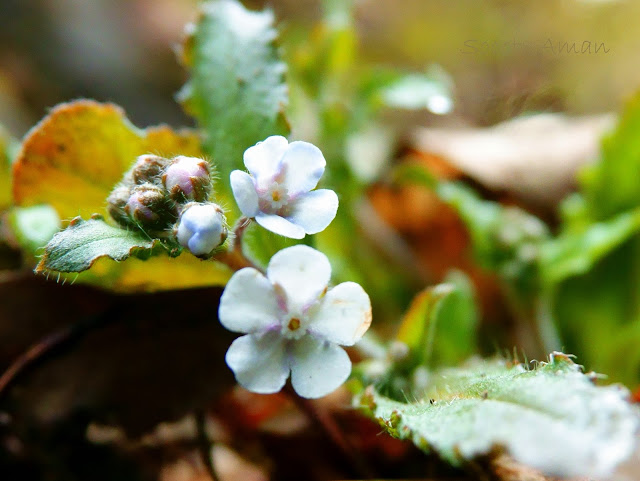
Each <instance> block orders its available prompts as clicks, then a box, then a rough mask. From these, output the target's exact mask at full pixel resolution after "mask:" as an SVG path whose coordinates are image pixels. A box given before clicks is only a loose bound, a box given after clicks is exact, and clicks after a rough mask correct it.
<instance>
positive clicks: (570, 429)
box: [355, 353, 638, 476]
mask: <svg viewBox="0 0 640 481" xmlns="http://www.w3.org/2000/svg"><path fill="white" fill-rule="evenodd" d="M428 380H429V381H428V383H427V386H426V389H425V391H424V393H423V395H422V396H421V397H420V398H419V399H416V400H412V402H408V401H407V402H399V401H395V400H392V399H389V398H387V397H385V396H383V395H381V394H380V392H379V391H377V390H376V389H375V388H374V387H373V386H370V387H369V388H367V389H366V390H364V391H363V392H362V393H361V394H360V395H359V396H357V398H356V401H355V403H356V405H359V406H360V407H361V408H362V409H363V410H364V412H365V413H367V414H368V415H369V416H371V417H372V418H374V419H376V420H377V421H378V422H379V423H380V425H381V426H382V428H383V429H385V430H386V431H387V432H388V433H389V434H391V435H392V436H394V437H397V438H400V439H410V440H411V441H413V442H414V443H415V444H416V446H418V447H419V448H420V449H423V450H424V451H427V452H431V451H434V452H436V453H437V454H438V455H439V456H441V457H442V458H444V459H445V460H447V461H449V462H450V463H452V464H454V465H462V464H464V463H465V462H468V461H471V460H472V459H474V458H476V457H478V456H482V455H488V454H490V453H491V452H492V450H493V449H495V448H504V449H505V450H506V451H507V452H508V453H509V454H510V455H511V456H513V457H514V458H515V459H516V460H517V461H520V462H522V463H524V464H527V465H530V466H533V467H536V468H539V469H541V470H542V471H544V472H545V473H546V474H549V475H554V476H576V475H590V476H601V475H606V474H608V473H609V472H610V471H611V470H612V469H613V467H614V466H615V465H616V464H617V463H618V462H620V461H621V460H623V459H625V458H626V457H627V456H628V455H629V454H630V453H631V451H632V449H633V447H634V438H635V430H636V428H637V426H638V413H637V411H636V409H635V408H634V407H632V406H631V405H630V404H629V403H628V402H627V395H628V393H627V391H626V390H624V389H623V388H621V387H619V386H609V387H598V386H596V385H595V384H594V383H593V380H594V378H593V376H590V375H585V374H583V373H582V371H581V369H580V366H578V365H576V364H574V363H573V362H572V361H571V360H570V359H569V358H568V357H567V356H565V355H564V354H560V353H554V355H552V356H551V360H550V362H549V363H540V365H539V366H538V367H537V368H536V369H534V370H527V369H525V367H524V366H522V365H521V364H512V363H507V362H505V361H502V360H496V361H479V360H475V361H471V362H469V363H468V364H467V365H465V366H463V367H461V368H456V369H443V370H440V371H436V372H433V373H430V375H429V377H428Z"/></svg>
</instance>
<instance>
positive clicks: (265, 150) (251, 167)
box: [244, 135, 289, 180]
mask: <svg viewBox="0 0 640 481" xmlns="http://www.w3.org/2000/svg"><path fill="white" fill-rule="evenodd" d="M288 146H289V142H288V141H287V139H285V138H284V137H282V136H281V135H272V136H271V137H267V138H266V139H265V140H263V141H262V142H258V143H257V144H256V145H254V146H253V147H249V148H248V149H247V150H245V151H244V165H245V167H246V168H247V170H248V171H249V172H251V175H253V176H254V177H255V178H256V179H259V180H262V179H268V178H271V177H273V176H275V175H276V174H277V173H278V172H279V170H280V165H281V163H280V161H281V160H282V156H283V154H284V152H285V151H286V150H287V147H288Z"/></svg>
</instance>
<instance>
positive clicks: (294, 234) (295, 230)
mask: <svg viewBox="0 0 640 481" xmlns="http://www.w3.org/2000/svg"><path fill="white" fill-rule="evenodd" d="M255 218H256V222H257V223H258V224H260V225H261V226H262V227H264V228H265V229H267V230H270V231H271V232H275V233H276V234H279V235H281V236H284V237H290V238H292V239H302V238H303V237H304V235H305V234H304V229H303V228H302V227H300V226H299V225H296V224H294V223H293V222H291V221H288V220H287V219H285V218H284V217H280V216H279V215H276V214H265V213H263V212H259V213H258V214H257V215H256V216H255Z"/></svg>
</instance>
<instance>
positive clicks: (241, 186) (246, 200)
mask: <svg viewBox="0 0 640 481" xmlns="http://www.w3.org/2000/svg"><path fill="white" fill-rule="evenodd" d="M230 180H231V190H233V196H234V197H235V198H236V203H237V204H238V207H240V211H241V212H242V214H243V215H245V216H247V217H255V216H256V214H257V213H258V212H259V211H260V209H259V207H258V193H257V192H256V188H255V185H254V183H253V179H252V178H251V176H250V175H249V174H247V173H246V172H242V171H240V170H234V171H233V172H231V177H230Z"/></svg>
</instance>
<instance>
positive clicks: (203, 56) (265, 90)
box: [180, 0, 288, 188]
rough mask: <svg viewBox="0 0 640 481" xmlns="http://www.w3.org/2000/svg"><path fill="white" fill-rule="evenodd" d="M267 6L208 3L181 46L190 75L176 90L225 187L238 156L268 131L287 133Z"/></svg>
mask: <svg viewBox="0 0 640 481" xmlns="http://www.w3.org/2000/svg"><path fill="white" fill-rule="evenodd" d="M273 20H274V18H273V13H272V12H271V11H270V10H265V11H263V12H252V11H249V10H246V9H245V8H244V7H243V6H242V5H241V4H240V3H239V2H237V1H235V0H220V1H208V2H205V3H203V4H202V6H201V14H200V17H199V19H198V20H197V22H196V23H195V25H194V26H193V29H192V31H191V32H190V34H191V35H190V36H189V38H188V39H187V41H186V43H185V46H184V55H183V60H184V63H185V64H186V66H187V67H188V68H189V70H190V72H191V78H190V80H189V81H188V83H187V84H186V85H185V86H184V88H183V89H182V91H181V93H180V98H181V100H182V101H183V102H184V105H185V108H186V109H187V110H188V111H189V112H190V113H191V114H193V115H194V116H195V117H196V118H197V119H198V122H199V123H200V125H201V126H202V127H203V129H204V132H205V134H206V139H205V147H206V149H207V151H208V153H209V154H210V155H211V156H212V158H213V163H214V165H215V167H216V169H217V170H218V172H219V173H220V175H221V178H222V183H223V184H224V185H226V186H227V188H228V183H229V173H230V172H231V171H232V170H233V169H243V168H244V167H243V163H242V155H243V153H244V151H245V150H246V149H247V148H248V147H250V146H252V145H254V144H255V143H257V142H259V141H262V140H264V139H265V138H267V137H268V136H270V135H276V134H286V133H287V132H288V127H287V124H286V121H285V119H284V108H285V106H286V105H287V101H288V96H287V87H286V84H285V82H284V73H285V70H286V66H285V64H284V63H283V62H282V61H281V60H280V58H279V55H278V51H277V48H276V46H275V43H274V42H275V40H276V36H277V32H276V30H275V29H274V28H273Z"/></svg>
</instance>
